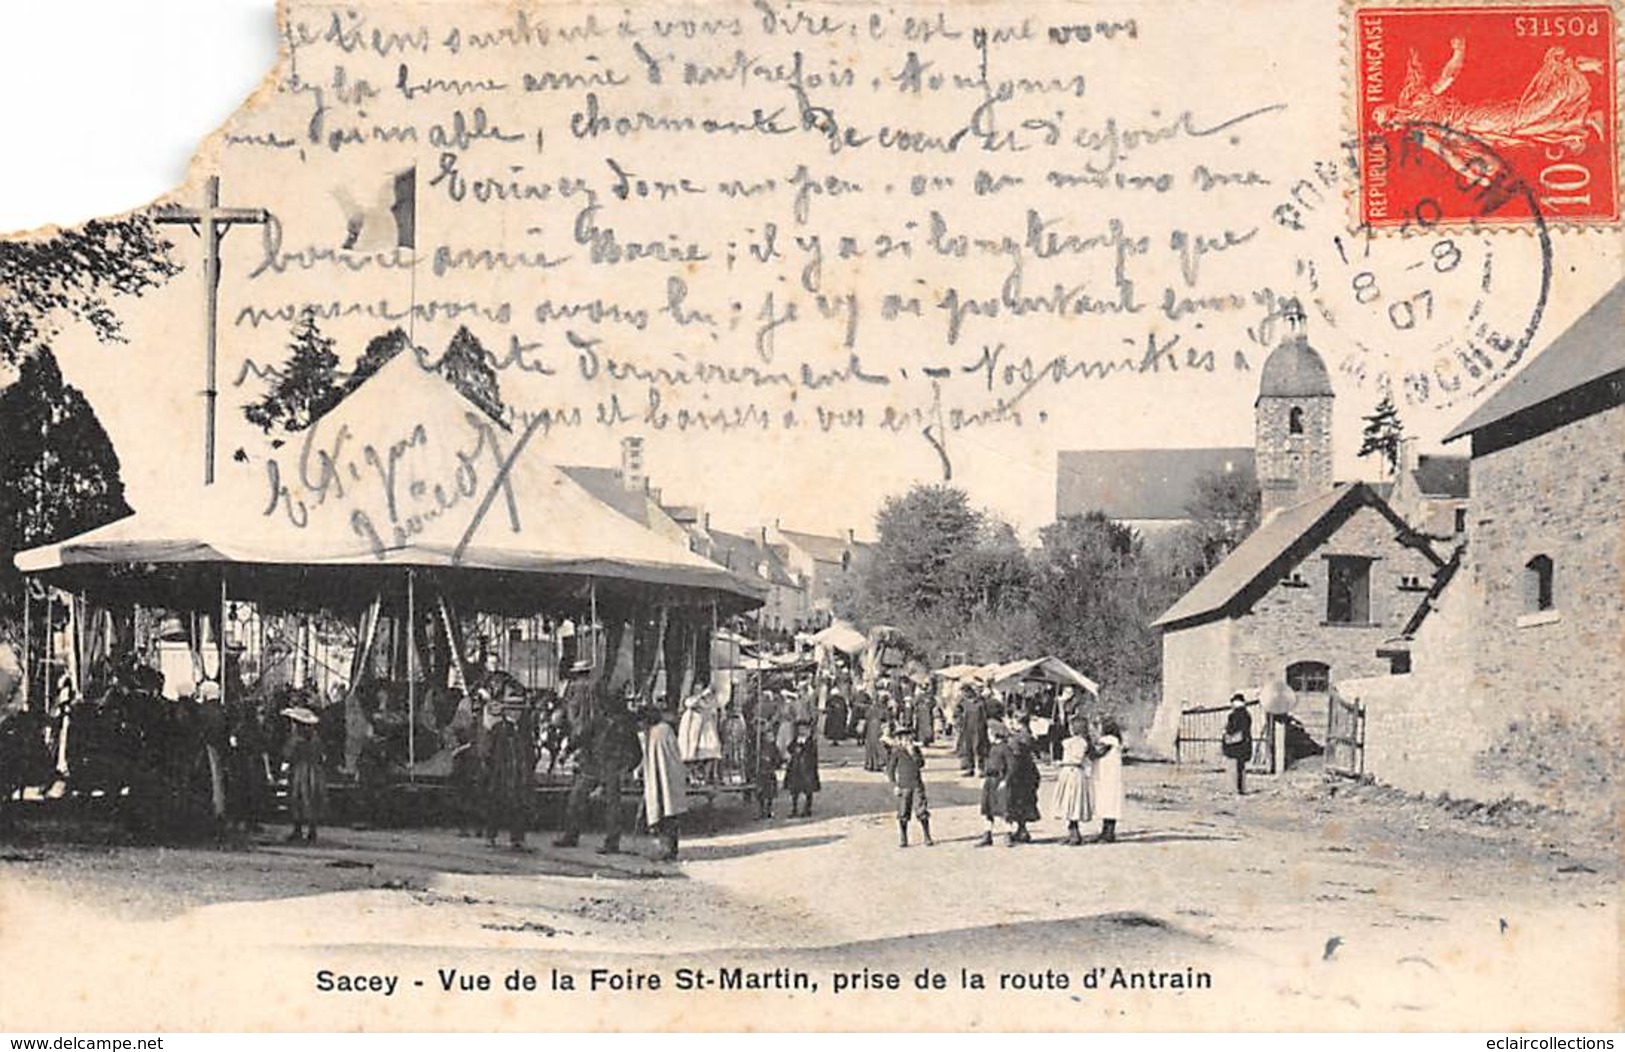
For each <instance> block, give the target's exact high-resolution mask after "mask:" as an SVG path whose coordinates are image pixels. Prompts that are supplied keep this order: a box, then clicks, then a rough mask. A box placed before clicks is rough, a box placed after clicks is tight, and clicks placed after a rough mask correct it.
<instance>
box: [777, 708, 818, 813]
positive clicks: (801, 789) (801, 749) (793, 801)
mask: <svg viewBox="0 0 1625 1052" xmlns="http://www.w3.org/2000/svg"><path fill="white" fill-rule="evenodd" d="M794 734H795V738H794V740H793V741H791V743H790V748H789V749H788V750H787V752H788V757H787V759H786V761H785V765H784V791H785V792H787V793H789V794H790V817H791V818H796V817H798V816H803V817H806V818H811V817H812V798H813V794H814V793H816V792H818V790H819V789H821V788H822V787H823V786H822V784H821V783H820V782H819V779H818V739H816V738H814V737H813V733H812V724H810V723H806V722H804V721H798V722H797V723H796V724H795V726H794ZM803 798H805V799H806V801H807V802H806V803H805V804H801V802H800V801H801V800H802V799H803Z"/></svg>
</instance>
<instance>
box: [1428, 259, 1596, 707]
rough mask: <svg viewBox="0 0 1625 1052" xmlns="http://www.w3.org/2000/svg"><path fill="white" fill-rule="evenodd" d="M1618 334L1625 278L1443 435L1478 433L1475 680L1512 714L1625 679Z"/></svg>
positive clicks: (1492, 703) (1472, 553)
mask: <svg viewBox="0 0 1625 1052" xmlns="http://www.w3.org/2000/svg"><path fill="white" fill-rule="evenodd" d="M1622 330H1625V282H1621V283H1620V284H1618V285H1616V286H1614V288H1613V289H1612V290H1611V291H1610V292H1609V293H1608V294H1607V295H1606V296H1604V297H1603V298H1602V299H1601V300H1599V301H1598V302H1597V303H1596V304H1595V305H1594V306H1593V307H1592V308H1591V309H1590V310H1589V311H1587V312H1586V313H1585V314H1584V315H1583V316H1581V318H1580V319H1579V320H1578V321H1577V322H1575V324H1574V325H1573V326H1572V327H1571V328H1569V329H1568V330H1567V331H1566V332H1565V333H1564V334H1563V335H1562V336H1560V337H1558V338H1557V339H1556V340H1555V341H1553V343H1552V344H1551V345H1550V346H1548V347H1547V348H1546V349H1545V350H1544V351H1542V352H1541V353H1540V354H1539V355H1538V356H1537V357H1535V358H1534V360H1533V361H1531V362H1530V363H1529V364H1528V365H1526V366H1525V367H1524V368H1523V369H1522V370H1521V371H1520V372H1519V373H1518V374H1517V375H1515V376H1514V377H1512V379H1511V380H1509V381H1508V382H1507V383H1506V384H1505V386H1503V387H1502V388H1501V389H1500V390H1499V391H1497V392H1496V393H1495V395H1494V396H1493V397H1491V398H1489V399H1488V400H1487V401H1485V402H1484V403H1483V404H1482V405H1480V406H1479V407H1478V408H1477V409H1476V410H1475V411H1474V412H1473V413H1472V414H1471V415H1470V416H1468V417H1467V419H1465V420H1464V421H1462V423H1461V424H1460V425H1458V426H1457V427H1456V428H1455V429H1454V430H1453V431H1452V432H1451V433H1450V434H1449V435H1448V436H1447V437H1446V441H1447V442H1449V441H1452V440H1455V439H1460V438H1470V439H1471V449H1472V477H1473V507H1472V511H1471V523H1470V525H1469V547H1468V552H1469V557H1468V564H1467V565H1468V572H1469V574H1470V575H1471V578H1472V582H1473V590H1474V592H1475V594H1476V596H1477V607H1476V618H1475V625H1474V641H1475V646H1474V648H1473V649H1474V657H1473V673H1474V676H1473V680H1474V686H1475V690H1476V692H1477V693H1478V694H1479V696H1480V697H1481V698H1482V700H1483V702H1484V704H1485V705H1486V706H1487V708H1488V710H1489V711H1491V712H1494V713H1499V714H1500V715H1501V717H1502V718H1504V719H1514V718H1517V717H1519V716H1521V715H1524V714H1527V713H1528V712H1530V711H1531V710H1534V711H1542V710H1544V711H1553V710H1557V711H1562V710H1569V711H1573V712H1584V713H1587V714H1594V712H1595V707H1596V705H1597V704H1598V699H1599V698H1601V697H1604V696H1606V697H1614V696H1615V695H1614V692H1615V691H1617V690H1618V689H1619V684H1620V683H1621V682H1625V336H1622ZM1615 715H1617V710H1616V714H1611V715H1610V719H1612V718H1614V717H1615ZM1605 722H1606V721H1605Z"/></svg>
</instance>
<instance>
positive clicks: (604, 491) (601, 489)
mask: <svg viewBox="0 0 1625 1052" xmlns="http://www.w3.org/2000/svg"><path fill="white" fill-rule="evenodd" d="M559 470H561V471H563V472H564V473H565V474H566V475H568V476H570V478H571V479H572V480H574V482H575V483H576V485H578V486H580V487H581V488H582V489H584V490H586V491H587V492H588V493H591V494H592V495H593V496H594V497H597V498H598V499H599V500H601V501H603V502H604V503H605V504H608V505H609V506H610V507H612V508H614V509H615V510H616V511H618V512H620V513H621V514H622V515H625V516H626V517H627V518H629V519H631V520H632V521H633V522H635V523H637V524H638V525H640V526H649V525H651V522H650V520H651V517H652V515H653V514H655V511H656V509H655V503H654V501H653V500H651V499H650V497H649V494H647V493H640V492H638V491H637V490H629V489H627V488H626V486H625V484H623V483H622V482H621V473H620V471H619V470H617V469H616V468H600V467H582V466H568V467H561V468H560V469H559ZM661 514H664V513H663V512H661Z"/></svg>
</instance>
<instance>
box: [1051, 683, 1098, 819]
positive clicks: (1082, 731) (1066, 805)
mask: <svg viewBox="0 0 1625 1052" xmlns="http://www.w3.org/2000/svg"><path fill="white" fill-rule="evenodd" d="M1069 729H1070V731H1071V733H1070V734H1069V735H1068V736H1067V737H1066V739H1065V740H1063V741H1062V742H1061V759H1060V761H1059V763H1058V765H1057V767H1058V769H1057V772H1056V776H1055V798H1054V801H1053V803H1054V805H1055V812H1056V814H1058V815H1059V816H1060V817H1061V819H1062V821H1064V822H1066V842H1067V843H1068V844H1069V845H1071V846H1073V847H1076V846H1078V845H1079V844H1081V843H1083V833H1082V832H1080V831H1079V829H1078V824H1079V823H1080V822H1087V821H1089V820H1090V819H1092V818H1093V817H1094V810H1095V809H1094V785H1093V782H1094V764H1093V763H1091V762H1090V759H1089V738H1088V723H1087V722H1086V721H1085V720H1084V718H1083V715H1082V714H1081V713H1080V714H1077V715H1074V716H1073V717H1072V720H1071V725H1070V728H1069Z"/></svg>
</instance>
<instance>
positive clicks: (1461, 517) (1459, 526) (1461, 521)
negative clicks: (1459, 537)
mask: <svg viewBox="0 0 1625 1052" xmlns="http://www.w3.org/2000/svg"><path fill="white" fill-rule="evenodd" d="M1456 532H1457V533H1466V532H1467V509H1466V508H1457V509H1456Z"/></svg>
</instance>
